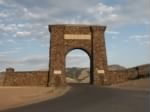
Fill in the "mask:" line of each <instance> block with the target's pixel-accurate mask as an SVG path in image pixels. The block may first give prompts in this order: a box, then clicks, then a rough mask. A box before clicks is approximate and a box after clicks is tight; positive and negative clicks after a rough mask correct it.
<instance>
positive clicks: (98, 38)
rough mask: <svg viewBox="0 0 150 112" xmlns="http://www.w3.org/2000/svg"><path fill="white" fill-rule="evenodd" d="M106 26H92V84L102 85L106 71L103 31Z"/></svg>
mask: <svg viewBox="0 0 150 112" xmlns="http://www.w3.org/2000/svg"><path fill="white" fill-rule="evenodd" d="M105 29H106V27H103V26H92V38H93V42H92V58H93V63H92V64H93V74H94V79H93V80H94V84H95V85H104V83H105V81H107V79H106V72H107V59H106V48H105V39H104V32H105Z"/></svg>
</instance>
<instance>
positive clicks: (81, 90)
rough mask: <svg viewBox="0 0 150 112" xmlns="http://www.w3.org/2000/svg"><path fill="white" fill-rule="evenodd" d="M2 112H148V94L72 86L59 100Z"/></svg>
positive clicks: (87, 86) (88, 86)
mask: <svg viewBox="0 0 150 112" xmlns="http://www.w3.org/2000/svg"><path fill="white" fill-rule="evenodd" d="M3 112H149V92H144V91H128V90H119V89H110V88H100V87H95V86H91V85H73V89H72V90H71V91H70V92H68V93H67V94H65V95H64V96H61V97H59V98H56V99H53V100H49V101H45V102H41V103H37V104H32V105H29V106H24V107H20V108H16V109H11V110H7V111H3Z"/></svg>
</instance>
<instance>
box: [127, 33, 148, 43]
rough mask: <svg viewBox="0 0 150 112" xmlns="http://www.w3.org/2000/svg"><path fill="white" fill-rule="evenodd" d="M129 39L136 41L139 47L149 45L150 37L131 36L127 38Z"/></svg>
mask: <svg viewBox="0 0 150 112" xmlns="http://www.w3.org/2000/svg"><path fill="white" fill-rule="evenodd" d="M129 39H130V40H133V41H136V42H138V43H139V44H141V45H149V44H150V36H149V35H132V36H130V37H129Z"/></svg>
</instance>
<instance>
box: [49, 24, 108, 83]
mask: <svg viewBox="0 0 150 112" xmlns="http://www.w3.org/2000/svg"><path fill="white" fill-rule="evenodd" d="M105 29H106V27H105V26H94V25H49V31H50V34H51V39H50V53H49V54H50V62H49V82H48V84H49V85H56V86H58V85H59V86H61V85H66V81H65V55H66V53H67V52H68V51H69V50H71V49H74V48H80V49H84V50H86V52H88V54H90V61H91V71H92V74H93V82H92V83H93V84H95V85H103V84H104V83H105V82H104V81H106V80H107V79H106V72H107V58H106V49H105V39H104V31H105Z"/></svg>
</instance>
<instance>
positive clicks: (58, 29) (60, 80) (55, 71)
mask: <svg viewBox="0 0 150 112" xmlns="http://www.w3.org/2000/svg"><path fill="white" fill-rule="evenodd" d="M49 32H51V37H50V38H51V39H50V50H49V52H50V53H49V54H50V63H49V82H48V85H49V86H64V85H66V83H65V76H64V73H65V65H64V63H65V62H64V61H65V57H64V38H63V37H64V26H58V25H57V26H55V25H54V26H53V25H51V26H49Z"/></svg>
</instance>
